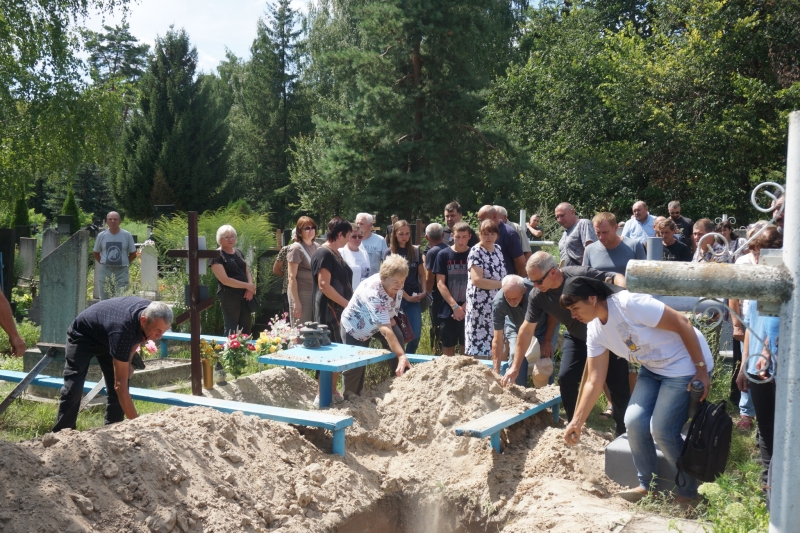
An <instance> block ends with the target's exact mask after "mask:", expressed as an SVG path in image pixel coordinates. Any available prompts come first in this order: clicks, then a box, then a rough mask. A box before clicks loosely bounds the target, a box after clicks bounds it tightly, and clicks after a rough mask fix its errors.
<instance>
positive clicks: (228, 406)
mask: <svg viewBox="0 0 800 533" xmlns="http://www.w3.org/2000/svg"><path fill="white" fill-rule="evenodd" d="M26 375H27V374H26V373H25V372H15V371H13V370H0V380H3V381H11V382H15V383H19V382H20V381H22V379H23V378H24V377H25V376H26ZM63 384H64V380H63V379H61V378H53V377H48V376H39V377H37V378H36V379H34V380H33V381H32V382H31V385H38V386H40V387H50V388H61V386H62V385H63ZM95 385H96V383H92V382H89V381H87V382H86V383H84V384H83V391H84V392H89V391H90V390H92V388H93V387H94V386H95ZM130 393H131V397H132V398H133V399H134V400H142V401H145V402H154V403H163V404H167V405H176V406H178V407H194V406H201V407H210V408H212V409H216V410H217V411H221V412H223V413H234V412H236V411H241V412H243V413H244V414H246V415H256V416H258V417H260V418H265V419H267V420H274V421H276V422H284V423H286V424H296V425H299V426H309V427H315V428H322V429H327V430H329V431H330V432H331V433H333V453H334V454H336V455H341V456H342V457H344V455H345V446H344V431H345V428H347V427H349V426H352V425H353V417H350V416H338V415H330V414H326V413H321V412H317V411H303V410H300V409H286V408H283V407H271V406H269V405H260V404H255V403H244V402H234V401H230V400H219V399H217V398H207V397H205V396H189V395H187V394H177V393H174V392H164V391H160V390H151V389H141V388H138V387H131V388H130ZM101 394H105V389H103V390H102V391H101Z"/></svg>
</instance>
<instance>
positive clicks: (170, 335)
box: [161, 331, 255, 358]
mask: <svg viewBox="0 0 800 533" xmlns="http://www.w3.org/2000/svg"><path fill="white" fill-rule="evenodd" d="M200 338H201V339H202V340H204V341H206V342H216V343H217V344H225V343H226V342H228V338H227V337H218V336H216V335H200ZM191 340H192V335H191V334H190V333H178V332H175V331H167V332H166V333H164V335H162V336H161V357H162V358H164V357H167V341H178V342H190V341H191ZM253 342H255V341H254V340H252V339H251V340H250V343H251V344H252V343H253Z"/></svg>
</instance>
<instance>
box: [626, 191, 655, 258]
mask: <svg viewBox="0 0 800 533" xmlns="http://www.w3.org/2000/svg"><path fill="white" fill-rule="evenodd" d="M655 220H656V217H654V216H653V215H651V214H650V212H649V211H648V210H647V204H646V203H644V202H642V201H641V200H639V201H638V202H636V203H635V204H633V218H631V219H630V220H628V221H627V222H626V223H625V227H624V228H622V236H623V237H630V238H632V239H634V240H637V241H639V242H640V243H642V245H643V246H645V247H647V239H648V237H655V236H656V230H655V228H654V227H653V223H654V222H655Z"/></svg>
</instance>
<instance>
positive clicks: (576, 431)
mask: <svg viewBox="0 0 800 533" xmlns="http://www.w3.org/2000/svg"><path fill="white" fill-rule="evenodd" d="M580 440H581V427H580V426H579V425H578V424H576V423H575V421H574V420H573V421H572V422H570V423H569V424H568V425H567V430H566V431H565V432H564V442H566V443H567V444H568V445H569V446H574V445H576V444H578V442H580Z"/></svg>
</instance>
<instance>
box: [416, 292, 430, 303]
mask: <svg viewBox="0 0 800 533" xmlns="http://www.w3.org/2000/svg"><path fill="white" fill-rule="evenodd" d="M427 297H428V293H427V292H425V291H422V292H421V293H419V294H417V295H416V296H415V299H416V301H417V302H421V301H422V299H423V298H427Z"/></svg>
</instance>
